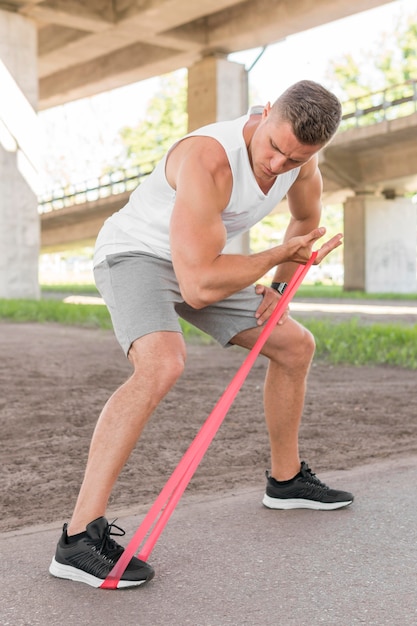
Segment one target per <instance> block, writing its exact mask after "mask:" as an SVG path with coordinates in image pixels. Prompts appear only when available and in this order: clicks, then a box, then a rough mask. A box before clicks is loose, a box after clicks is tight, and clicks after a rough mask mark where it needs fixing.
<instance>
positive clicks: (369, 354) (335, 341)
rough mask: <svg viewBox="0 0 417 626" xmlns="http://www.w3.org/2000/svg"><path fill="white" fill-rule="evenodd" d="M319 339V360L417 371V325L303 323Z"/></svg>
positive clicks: (317, 348) (317, 349)
mask: <svg viewBox="0 0 417 626" xmlns="http://www.w3.org/2000/svg"><path fill="white" fill-rule="evenodd" d="M303 324H304V326H306V328H308V329H309V330H310V331H311V332H312V333H313V335H314V337H315V340H316V358H318V359H323V360H325V361H327V362H330V363H335V364H337V363H345V364H350V365H394V366H399V367H405V368H408V369H417V325H414V326H404V325H402V324H371V325H366V326H362V325H360V324H359V323H358V321H357V320H350V321H348V322H342V323H338V324H336V323H331V322H326V321H323V320H303Z"/></svg>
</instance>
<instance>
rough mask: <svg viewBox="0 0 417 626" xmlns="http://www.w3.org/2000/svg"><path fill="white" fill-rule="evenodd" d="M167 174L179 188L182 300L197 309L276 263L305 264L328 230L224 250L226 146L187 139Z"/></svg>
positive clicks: (176, 229)
mask: <svg viewBox="0 0 417 626" xmlns="http://www.w3.org/2000/svg"><path fill="white" fill-rule="evenodd" d="M166 174H167V179H168V181H169V183H170V184H171V186H172V187H173V188H174V189H175V190H176V200H175V205H174V209H173V214H172V219H171V225H170V238H171V250H172V260H173V265H174V269H175V272H176V276H177V279H178V282H179V286H180V289H181V293H182V295H183V297H184V300H185V301H186V302H187V303H188V304H190V305H191V306H192V307H194V308H197V309H199V308H203V307H204V306H207V305H209V304H211V303H213V302H217V301H219V300H223V299H224V298H227V297H228V296H230V295H232V294H233V293H236V292H237V291H240V290H241V289H243V288H245V287H248V286H249V285H251V284H253V283H254V282H256V281H257V280H259V279H260V278H261V277H262V276H264V274H265V273H266V272H267V271H268V270H270V269H271V268H272V267H274V266H275V265H278V264H281V263H284V262H288V261H295V262H298V263H303V262H304V263H305V262H306V261H307V260H308V258H309V257H310V254H311V250H312V246H313V244H314V243H315V241H317V239H319V238H320V237H322V236H323V234H324V233H325V229H314V230H313V231H312V232H310V233H308V234H305V235H304V236H303V237H296V238H292V239H291V241H288V242H285V243H284V244H283V245H280V246H274V247H273V248H270V249H269V250H265V251H263V252H259V253H257V254H251V255H241V254H222V251H223V248H224V246H225V244H226V231H225V227H224V225H223V222H222V218H221V214H222V211H223V210H224V209H225V207H226V206H227V204H228V201H229V197H230V193H231V189H232V175H231V171H230V167H229V162H228V160H227V157H226V154H225V152H224V150H223V148H222V146H221V145H220V144H219V143H218V142H217V141H216V140H214V139H212V138H208V137H192V138H188V139H185V140H183V141H182V142H181V143H180V144H178V145H177V146H176V147H175V148H174V150H173V151H172V152H171V154H170V155H169V157H168V161H167V167H166ZM329 245H330V246H333V245H337V242H333V243H331V242H330V243H328V244H327V246H329ZM326 253H327V252H326ZM323 254H324V252H323ZM319 256H322V255H321V254H320V253H319Z"/></svg>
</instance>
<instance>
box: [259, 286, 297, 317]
mask: <svg viewBox="0 0 417 626" xmlns="http://www.w3.org/2000/svg"><path fill="white" fill-rule="evenodd" d="M255 291H256V293H257V294H258V295H259V296H262V295H263V299H262V302H261V304H260V305H259V307H258V309H257V311H256V313H255V317H256V319H257V324H258V326H262V324H264V323H265V322H266V321H267V320H268V319H269V318H270V317H271V315H272V313H273V311H274V309H275V307H276V306H277V304H278V302H279V299H280V298H281V297H282V296H281V294H279V293H278V292H277V291H276V290H275V289H272V288H271V287H265V285H256V287H255ZM289 311H290V310H289V308H288V307H287V309H286V310H285V311H284V313H283V314H282V316H281V318H280V320H279V322H278V324H279V325H281V324H283V323H284V322H285V320H286V319H287V318H288V316H289Z"/></svg>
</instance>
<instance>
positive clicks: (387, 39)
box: [327, 10, 417, 100]
mask: <svg viewBox="0 0 417 626" xmlns="http://www.w3.org/2000/svg"><path fill="white" fill-rule="evenodd" d="M416 41H417V10H416V13H415V14H412V15H409V16H408V17H402V18H398V19H397V20H396V21H395V22H393V23H392V24H391V27H390V29H387V31H386V32H385V33H383V34H382V35H381V36H380V38H379V40H377V41H375V42H373V44H372V46H371V48H370V49H363V50H358V51H357V52H356V53H349V54H346V55H344V56H342V57H341V58H339V59H334V60H332V61H331V62H330V64H329V68H328V72H327V75H328V80H329V81H330V83H331V85H330V86H331V88H332V89H333V90H334V91H335V92H336V93H337V94H338V95H339V97H340V98H341V99H342V100H350V99H353V98H358V97H361V96H363V95H365V94H369V93H370V92H375V91H378V90H381V89H385V88H387V87H392V86H395V85H401V84H403V83H405V82H407V81H408V80H416V78H417V46H416Z"/></svg>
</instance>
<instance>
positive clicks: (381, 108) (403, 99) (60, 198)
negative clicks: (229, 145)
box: [39, 80, 417, 213]
mask: <svg viewBox="0 0 417 626" xmlns="http://www.w3.org/2000/svg"><path fill="white" fill-rule="evenodd" d="M342 108H343V115H342V122H341V124H340V129H339V131H338V132H339V133H341V132H344V131H346V130H349V129H351V128H358V127H361V126H368V125H371V124H377V123H379V122H383V121H385V120H390V119H395V118H398V117H404V116H406V115H411V114H412V113H415V112H416V111H417V80H410V81H408V82H406V83H404V84H402V85H395V86H393V87H387V88H386V89H382V90H380V91H376V92H374V93H367V94H364V95H362V96H359V97H357V98H354V99H352V100H347V101H346V102H344V103H343V104H342ZM155 165H156V164H155V163H146V164H143V165H141V166H140V167H139V166H138V167H133V168H132V167H131V168H128V169H126V170H123V169H120V170H116V171H114V172H111V173H108V174H104V175H103V176H100V177H98V178H94V179H90V180H88V181H85V182H81V183H77V184H74V185H68V186H66V187H63V188H60V189H56V190H54V191H52V192H49V193H46V194H44V195H42V196H41V197H40V198H39V212H40V213H48V212H50V211H55V210H59V209H63V208H65V207H69V206H74V205H76V204H84V203H85V202H94V201H96V200H99V199H100V198H108V197H109V196H112V195H117V194H120V193H124V192H126V191H133V189H135V187H136V186H137V185H138V183H139V182H140V181H141V180H143V179H144V178H146V177H147V176H149V174H150V173H151V172H152V170H153V168H154V167H155Z"/></svg>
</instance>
